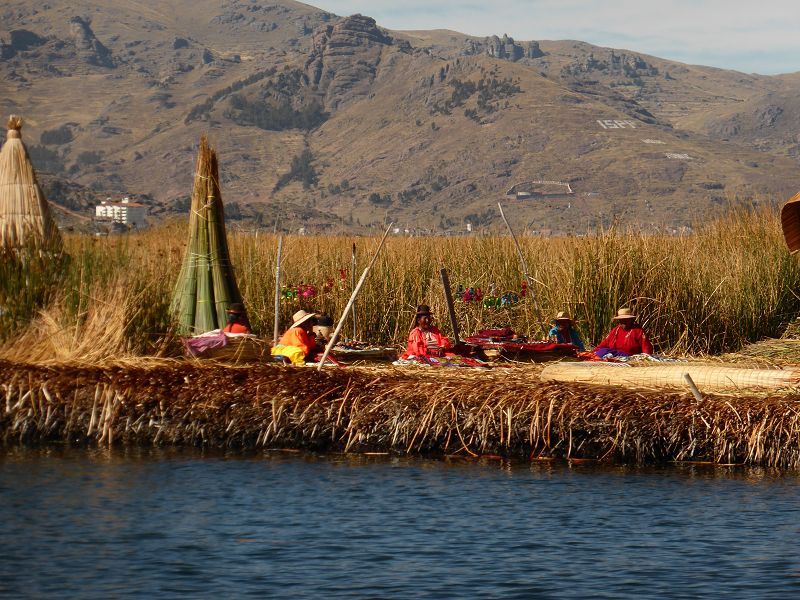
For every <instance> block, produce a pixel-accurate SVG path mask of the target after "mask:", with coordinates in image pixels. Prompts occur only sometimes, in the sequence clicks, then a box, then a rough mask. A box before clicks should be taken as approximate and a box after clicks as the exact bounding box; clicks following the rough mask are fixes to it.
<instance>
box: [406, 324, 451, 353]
mask: <svg viewBox="0 0 800 600" xmlns="http://www.w3.org/2000/svg"><path fill="white" fill-rule="evenodd" d="M428 332H430V334H431V335H432V336H433V337H434V338H435V340H436V343H437V344H438V347H439V348H441V349H442V350H449V349H450V348H452V347H453V345H452V344H451V343H450V340H449V339H447V338H446V337H445V336H443V335H442V332H441V331H439V329H438V328H436V327H430V328H429V329H428ZM430 355H431V353H430V352H429V350H428V345H427V344H426V341H425V332H424V331H422V329H420V328H419V327H414V329H412V330H411V332H410V333H409V334H408V347H407V348H406V351H405V353H404V354H403V356H402V357H401V358H403V359H406V358H408V357H409V356H430Z"/></svg>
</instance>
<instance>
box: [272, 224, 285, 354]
mask: <svg viewBox="0 0 800 600" xmlns="http://www.w3.org/2000/svg"><path fill="white" fill-rule="evenodd" d="M282 250H283V236H282V235H280V236H278V258H277V259H275V327H274V329H273V332H272V343H273V344H277V343H278V339H279V338H278V334H279V330H278V325H279V321H280V314H281V252H282Z"/></svg>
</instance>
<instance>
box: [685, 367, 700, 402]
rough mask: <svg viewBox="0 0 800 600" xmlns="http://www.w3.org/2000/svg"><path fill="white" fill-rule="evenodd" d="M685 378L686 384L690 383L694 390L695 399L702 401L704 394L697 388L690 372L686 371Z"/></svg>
mask: <svg viewBox="0 0 800 600" xmlns="http://www.w3.org/2000/svg"><path fill="white" fill-rule="evenodd" d="M683 380H684V381H685V382H686V385H688V386H689V389H690V390H691V391H692V396H694V399H695V400H697V401H698V402H702V401H703V394H701V393H700V390H698V389H697V386H696V385H695V383H694V379H692V376H691V375H689V374H688V373H684V374H683Z"/></svg>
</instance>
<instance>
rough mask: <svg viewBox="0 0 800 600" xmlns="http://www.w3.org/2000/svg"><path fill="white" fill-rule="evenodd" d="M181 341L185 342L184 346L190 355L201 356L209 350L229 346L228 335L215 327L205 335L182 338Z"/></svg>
mask: <svg viewBox="0 0 800 600" xmlns="http://www.w3.org/2000/svg"><path fill="white" fill-rule="evenodd" d="M181 342H183V348H184V350H185V351H186V354H187V355H188V356H200V355H201V354H203V353H204V352H207V351H208V350H214V349H216V348H224V347H225V346H227V345H228V336H226V335H225V333H224V332H222V331H220V330H219V329H215V330H213V331H209V332H208V333H204V334H203V335H197V336H194V337H188V338H181Z"/></svg>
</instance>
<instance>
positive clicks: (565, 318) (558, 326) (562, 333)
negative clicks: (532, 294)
mask: <svg viewBox="0 0 800 600" xmlns="http://www.w3.org/2000/svg"><path fill="white" fill-rule="evenodd" d="M551 323H553V325H554V327H553V328H552V329H551V330H550V331H549V332H548V334H547V337H548V338H549V340H550V341H551V342H554V343H556V344H572V345H573V346H575V347H576V348H577V349H578V350H580V351H581V352H584V351H585V350H586V348H585V346H584V345H583V339H581V334H580V333H578V330H577V329H575V327H574V325H573V323H572V319H571V318H570V316H569V313H567V312H565V311H563V310H562V311H561V312H559V313H558V314H557V315H556V318H555V319H553V320H552V321H551Z"/></svg>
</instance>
